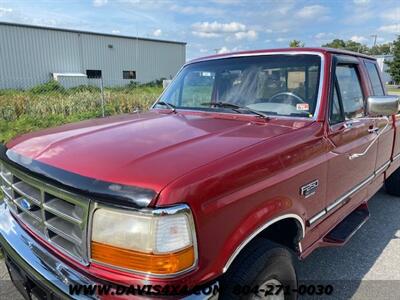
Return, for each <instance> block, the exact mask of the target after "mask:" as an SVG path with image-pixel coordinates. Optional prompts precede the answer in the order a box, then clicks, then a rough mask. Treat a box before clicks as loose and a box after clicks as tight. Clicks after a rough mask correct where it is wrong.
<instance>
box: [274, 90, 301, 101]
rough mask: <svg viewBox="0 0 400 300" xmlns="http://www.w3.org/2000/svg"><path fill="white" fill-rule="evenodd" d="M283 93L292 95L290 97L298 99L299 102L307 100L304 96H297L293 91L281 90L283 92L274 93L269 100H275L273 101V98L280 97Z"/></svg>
mask: <svg viewBox="0 0 400 300" xmlns="http://www.w3.org/2000/svg"><path fill="white" fill-rule="evenodd" d="M282 95H287V96H290V97H292V98H294V99H295V100H297V101H298V102H299V103H306V101H304V100H303V99H302V98H300V97H299V96H297V95H296V94H294V93H291V92H281V93H277V94H275V95H273V96H272V97H271V98H269V101H270V102H273V101H272V100H273V99H275V98H278V97H280V96H282Z"/></svg>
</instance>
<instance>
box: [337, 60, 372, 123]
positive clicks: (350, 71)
mask: <svg viewBox="0 0 400 300" xmlns="http://www.w3.org/2000/svg"><path fill="white" fill-rule="evenodd" d="M336 79H337V87H338V90H339V91H338V93H339V95H340V99H341V101H342V105H343V113H344V117H345V119H346V120H350V119H355V118H361V117H363V116H364V115H365V110H364V96H363V93H362V89H361V83H360V79H359V76H358V72H357V67H356V65H338V66H336Z"/></svg>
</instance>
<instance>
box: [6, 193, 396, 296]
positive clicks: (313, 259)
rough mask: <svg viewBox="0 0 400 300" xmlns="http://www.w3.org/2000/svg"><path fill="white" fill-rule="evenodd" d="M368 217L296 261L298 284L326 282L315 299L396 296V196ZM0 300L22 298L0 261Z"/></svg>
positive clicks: (374, 205) (380, 197) (376, 203)
mask: <svg viewBox="0 0 400 300" xmlns="http://www.w3.org/2000/svg"><path fill="white" fill-rule="evenodd" d="M369 203H370V204H369V205H370V211H371V217H370V219H369V220H368V222H367V223H366V224H365V225H364V226H363V227H362V228H361V229H360V230H359V231H358V232H357V234H356V235H354V236H353V238H352V239H351V240H350V241H349V242H348V243H347V244H346V245H345V246H344V247H340V248H321V249H318V250H316V251H315V252H314V253H313V254H311V255H310V256H309V257H308V258H307V259H306V260H305V261H302V262H298V263H297V272H298V276H299V280H300V281H301V282H300V283H301V284H305V285H307V284H313V283H319V284H324V285H326V284H330V285H332V286H333V294H332V295H330V296H329V297H328V296H325V297H319V299H322V298H327V299H348V298H353V299H360V300H361V299H400V199H399V198H395V197H391V196H388V195H386V194H384V193H383V192H380V193H378V194H377V195H375V197H374V198H373V199H371V201H370V202H369ZM0 299H8V300H11V299H22V298H21V296H19V294H18V293H17V292H16V290H15V289H14V288H13V287H12V285H11V283H10V281H9V278H8V275H7V271H6V268H5V266H4V263H3V262H0Z"/></svg>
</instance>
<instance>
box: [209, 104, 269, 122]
mask: <svg viewBox="0 0 400 300" xmlns="http://www.w3.org/2000/svg"><path fill="white" fill-rule="evenodd" d="M201 105H211V106H214V107H221V108H231V109H232V110H234V111H237V112H239V113H240V110H245V111H249V112H251V113H253V114H255V115H258V116H259V117H262V118H264V119H269V118H270V117H269V116H268V115H266V114H264V113H262V112H260V111H258V110H254V109H251V108H249V107H247V106H239V105H236V104H232V103H228V102H205V103H201Z"/></svg>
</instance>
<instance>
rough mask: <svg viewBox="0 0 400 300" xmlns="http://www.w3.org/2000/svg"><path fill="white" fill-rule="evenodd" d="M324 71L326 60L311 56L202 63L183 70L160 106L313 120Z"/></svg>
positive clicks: (253, 58) (260, 57) (249, 57)
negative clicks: (322, 62) (322, 71)
mask: <svg viewBox="0 0 400 300" xmlns="http://www.w3.org/2000/svg"><path fill="white" fill-rule="evenodd" d="M320 68H321V57H320V56H318V55H311V54H301V55H300V54H299V55H285V54H282V55H265V56H248V57H235V58H226V59H216V60H209V61H203V62H197V63H193V64H189V65H187V66H186V67H184V68H183V69H182V71H181V72H180V73H179V74H178V76H177V78H176V79H175V80H174V81H173V82H172V83H171V85H170V86H169V87H168V88H167V90H166V91H165V93H164V94H163V95H162V97H161V98H160V99H159V101H160V102H164V105H165V103H168V104H170V105H172V106H174V107H175V108H177V109H179V108H182V109H196V110H208V111H221V110H222V111H229V112H238V110H235V111H234V110H233V109H232V108H230V107H229V105H226V104H233V105H235V106H238V107H242V108H244V109H245V108H249V109H252V110H255V111H259V112H262V113H265V114H267V115H279V116H300V117H307V118H312V117H313V116H314V112H315V108H316V104H317V98H318V85H319V77H320ZM213 103H220V104H221V103H222V104H225V105H213ZM160 104H161V103H160ZM160 107H161V106H160ZM243 112H245V111H243Z"/></svg>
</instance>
